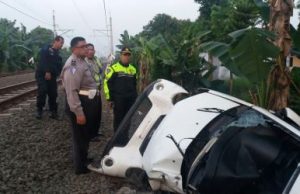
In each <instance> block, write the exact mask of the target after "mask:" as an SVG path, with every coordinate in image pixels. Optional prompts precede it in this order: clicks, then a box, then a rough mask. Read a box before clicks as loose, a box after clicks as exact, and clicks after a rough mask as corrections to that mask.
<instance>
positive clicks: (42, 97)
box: [35, 45, 62, 118]
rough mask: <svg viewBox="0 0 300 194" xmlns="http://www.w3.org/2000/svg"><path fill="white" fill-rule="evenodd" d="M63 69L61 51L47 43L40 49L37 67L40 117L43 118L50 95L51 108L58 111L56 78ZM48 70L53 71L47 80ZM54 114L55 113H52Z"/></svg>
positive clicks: (52, 110) (54, 111)
mask: <svg viewBox="0 0 300 194" xmlns="http://www.w3.org/2000/svg"><path fill="white" fill-rule="evenodd" d="M61 69H62V58H61V57H60V56H59V51H58V50H56V49H54V48H52V47H51V45H47V46H45V47H43V48H42V49H41V50H40V53H39V63H38V65H37V68H36V74H35V77H36V80H37V85H38V94H37V111H38V115H37V116H38V117H39V118H41V114H42V111H43V108H44V106H45V103H46V97H47V95H48V104H49V109H50V111H51V112H52V114H55V115H56V113H57V102H56V98H57V82H56V78H57V76H59V74H60V72H61ZM46 72H50V73H51V79H50V80H45V74H46ZM52 116H54V115H52Z"/></svg>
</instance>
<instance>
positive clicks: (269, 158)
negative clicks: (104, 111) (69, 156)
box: [90, 80, 300, 194]
mask: <svg viewBox="0 0 300 194" xmlns="http://www.w3.org/2000/svg"><path fill="white" fill-rule="evenodd" d="M299 126H300V118H299V116H298V115H297V114H295V113H294V112H293V111H291V110H290V109H285V110H284V111H282V112H281V113H280V114H275V113H271V112H269V111H267V110H265V109H262V108H259V107H257V106H254V105H252V104H249V103H247V102H244V101H242V100H239V99H237V98H234V97H232V96H228V95H226V94H222V93H219V92H216V91H212V90H208V89H202V90H200V91H199V93H198V94H197V95H194V96H189V94H188V93H187V91H185V90H184V89H183V88H182V87H180V86H178V85H176V84H174V83H172V82H169V81H167V80H158V81H156V82H154V83H152V84H151V85H149V86H148V88H147V89H146V90H145V91H144V92H143V94H141V95H140V96H139V98H138V99H137V101H136V103H135V104H134V106H133V107H132V108H131V109H130V111H129V113H128V114H127V115H126V117H125V118H124V120H123V122H122V123H121V125H120V127H119V129H118V132H117V133H116V134H115V135H114V137H113V138H112V139H111V141H110V142H109V143H108V145H107V147H106V149H105V150H104V153H103V157H102V160H101V164H100V167H99V168H93V167H91V166H90V168H91V169H92V170H94V171H97V172H100V173H103V174H107V175H111V176H119V177H127V178H134V177H135V178H136V179H139V180H141V181H146V182H148V183H149V185H150V186H151V189H152V190H154V191H158V190H160V191H169V192H174V193H204V194H206V193H209V194H211V193H222V194H226V193H228V194H229V193H230V194H234V193H239V194H248V193H272V194H273V193H291V194H296V193H300V174H299V172H300V166H299V163H300V130H299V129H300V127H299Z"/></svg>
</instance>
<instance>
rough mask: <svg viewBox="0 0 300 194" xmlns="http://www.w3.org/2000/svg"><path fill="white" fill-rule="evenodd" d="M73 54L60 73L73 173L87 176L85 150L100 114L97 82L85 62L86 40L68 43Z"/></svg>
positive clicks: (86, 151)
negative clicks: (65, 105) (68, 127)
mask: <svg viewBox="0 0 300 194" xmlns="http://www.w3.org/2000/svg"><path fill="white" fill-rule="evenodd" d="M71 49H72V55H71V56H70V57H69V59H68V60H67V62H66V64H65V66H64V68H63V70H62V75H61V77H62V81H63V86H64V88H65V91H66V95H67V103H68V105H69V109H70V112H69V113H70V114H69V115H70V118H71V123H72V138H73V162H74V166H75V173H76V174H82V173H87V172H89V170H88V169H87V163H88V159H87V156H88V148H89V141H90V139H91V137H92V135H91V134H92V131H95V130H98V128H99V123H100V117H101V116H100V115H101V99H100V92H99V83H98V82H97V81H96V80H95V79H94V77H93V74H94V73H95V72H94V71H93V69H92V68H90V67H89V64H88V63H87V62H86V61H85V57H86V55H87V45H86V41H85V39H84V38H82V37H75V38H73V39H72V40H71Z"/></svg>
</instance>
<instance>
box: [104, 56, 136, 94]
mask: <svg viewBox="0 0 300 194" xmlns="http://www.w3.org/2000/svg"><path fill="white" fill-rule="evenodd" d="M113 76H116V78H115V79H123V78H125V77H127V78H128V79H129V80H134V81H136V68H135V67H134V66H133V65H132V64H129V65H128V66H123V65H121V64H120V63H119V62H118V63H115V64H113V65H111V66H108V67H107V68H106V71H105V78H104V84H103V89H104V93H105V98H106V99H107V100H112V94H111V89H112V88H110V87H109V85H110V84H109V82H110V81H111V79H112V77H113ZM122 84H123V83H122ZM122 84H121V85H122ZM128 84H133V83H131V82H130V83H128ZM135 84H136V83H135ZM123 86H124V85H123ZM130 86H132V85H130ZM120 87H121V86H120ZM134 87H136V86H134ZM130 88H133V87H130ZM122 89H124V88H119V89H118V86H115V88H114V90H122ZM132 92H133V91H132ZM135 92H136V88H135Z"/></svg>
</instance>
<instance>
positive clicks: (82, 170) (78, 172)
mask: <svg viewBox="0 0 300 194" xmlns="http://www.w3.org/2000/svg"><path fill="white" fill-rule="evenodd" d="M89 172H91V171H90V170H89V169H88V168H86V167H85V168H83V169H77V170H75V174H76V175H80V174H87V173H89Z"/></svg>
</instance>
